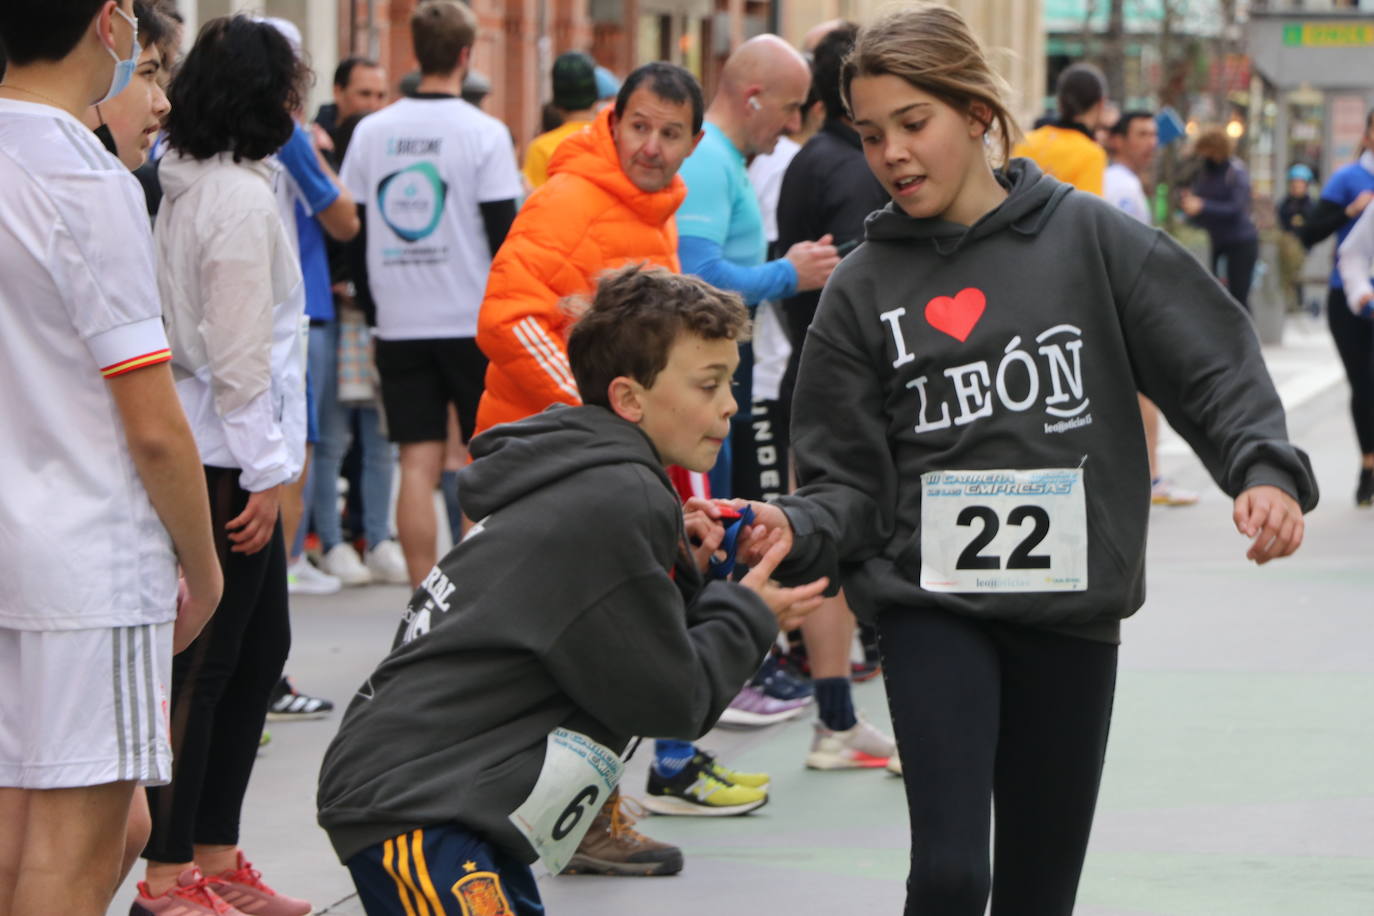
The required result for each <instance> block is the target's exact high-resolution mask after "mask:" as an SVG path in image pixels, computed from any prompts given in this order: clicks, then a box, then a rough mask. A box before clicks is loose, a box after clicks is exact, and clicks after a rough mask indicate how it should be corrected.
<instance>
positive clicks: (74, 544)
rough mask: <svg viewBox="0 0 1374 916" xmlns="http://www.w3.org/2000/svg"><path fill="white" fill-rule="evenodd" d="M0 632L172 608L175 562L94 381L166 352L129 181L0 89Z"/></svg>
mask: <svg viewBox="0 0 1374 916" xmlns="http://www.w3.org/2000/svg"><path fill="white" fill-rule="evenodd" d="M0 188H4V193H3V194H0V278H3V280H0V390H3V391H4V393H5V401H6V403H5V406H4V408H3V409H0V480H3V484H0V583H3V585H0V627H7V628H10V629H16V630H75V629H86V628H95V627H119V626H136V625H142V624H156V623H165V622H167V621H169V620H172V619H174V618H175V617H176V589H177V581H176V558H175V557H174V555H173V553H172V544H171V539H170V538H169V537H168V535H167V531H166V529H164V528H163V527H162V523H161V522H160V521H159V519H158V517H157V513H156V512H155V511H154V510H153V506H152V503H151V502H150V501H149V499H148V494H147V492H146V491H145V490H144V488H143V483H142V481H141V479H140V478H139V476H138V471H137V469H136V468H135V467H134V464H133V460H132V458H131V457H130V455H129V448H128V443H127V440H126V439H125V436H124V426H123V423H122V422H121V420H120V416H119V412H118V409H117V408H116V406H115V402H114V399H113V398H112V397H111V396H110V391H109V387H108V385H107V383H106V381H105V379H106V378H107V377H112V376H115V375H120V374H122V373H124V372H130V371H133V370H135V369H138V368H141V367H144V366H148V365H153V364H156V363H159V362H166V361H167V360H169V359H170V358H171V354H170V352H169V351H168V348H167V338H166V335H165V334H164V332H163V328H162V309H161V305H160V303H159V300H158V293H157V282H156V279H155V274H154V269H155V268H154V258H153V244H152V236H151V233H150V232H149V228H148V216H147V207H146V204H145V202H144V199H143V192H142V190H140V188H139V185H138V182H137V181H136V180H134V177H133V176H132V175H131V174H129V171H128V170H127V169H125V168H124V166H123V165H121V164H120V163H119V161H118V160H117V159H115V158H114V157H113V156H111V155H110V154H109V153H107V152H106V151H105V149H104V147H102V146H101V145H100V142H99V141H98V140H96V138H95V135H94V134H92V133H91V132H90V130H88V129H87V128H86V127H85V126H84V125H82V124H81V122H79V121H77V120H76V119H75V118H73V117H72V116H71V115H69V114H67V113H66V112H63V111H59V110H58V109H56V108H53V107H50V106H47V105H38V104H31V103H28V102H19V101H13V100H8V99H0Z"/></svg>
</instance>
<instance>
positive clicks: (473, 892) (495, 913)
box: [453, 871, 515, 916]
mask: <svg viewBox="0 0 1374 916" xmlns="http://www.w3.org/2000/svg"><path fill="white" fill-rule="evenodd" d="M453 896H454V897H456V898H458V903H459V905H460V906H462V908H463V916H515V910H514V909H512V908H511V905H510V901H509V900H507V899H506V893H505V891H503V890H501V879H500V878H499V877H498V876H497V875H496V873H495V872H489V871H478V872H473V873H472V874H470V875H467V876H465V877H464V878H462V879H461V880H459V882H458V883H457V884H455V885H453Z"/></svg>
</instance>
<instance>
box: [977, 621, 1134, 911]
mask: <svg viewBox="0 0 1374 916" xmlns="http://www.w3.org/2000/svg"><path fill="white" fill-rule="evenodd" d="M994 633H995V635H996V640H997V643H998V649H999V656H1000V658H1001V664H1002V725H1001V733H1000V735H999V738H998V748H997V768H996V778H995V789H994V810H995V812H996V814H995V817H996V823H997V828H996V840H995V846H994V852H993V878H992V916H1070V914H1071V913H1072V912H1073V904H1074V897H1075V896H1076V894H1077V891H1078V880H1079V877H1080V875H1081V874H1082V871H1083V859H1084V857H1085V856H1086V854H1087V849H1088V836H1089V833H1090V832H1091V828H1092V821H1093V812H1094V810H1095V807H1096V804H1097V792H1098V787H1099V785H1100V784H1101V777H1102V763H1103V759H1104V757H1105V754H1106V749H1107V731H1108V726H1109V723H1110V721H1111V711H1112V698H1113V696H1114V694H1115V688H1116V660H1117V647H1116V646H1115V645H1112V644H1108V643H1101V642H1093V641H1090V640H1086V639H1078V638H1075V637H1071V636H1063V635H1060V634H1057V633H1051V632H1048V631H1045V630H1038V629H1033V628H1029V627H1017V626H1012V625H997V626H996V627H995V629H994Z"/></svg>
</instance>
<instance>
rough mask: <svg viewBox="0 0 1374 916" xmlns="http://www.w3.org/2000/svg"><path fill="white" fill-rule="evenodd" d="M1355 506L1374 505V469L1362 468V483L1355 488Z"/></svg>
mask: <svg viewBox="0 0 1374 916" xmlns="http://www.w3.org/2000/svg"><path fill="white" fill-rule="evenodd" d="M1355 505H1357V506H1370V505H1374V468H1360V482H1359V485H1358V486H1356V487H1355Z"/></svg>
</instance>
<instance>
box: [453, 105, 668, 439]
mask: <svg viewBox="0 0 1374 916" xmlns="http://www.w3.org/2000/svg"><path fill="white" fill-rule="evenodd" d="M610 116H611V110H610V109H609V108H608V109H607V110H606V111H603V112H602V113H601V114H600V116H598V117H597V119H596V120H595V121H594V122H592V124H591V125H590V126H589V127H588V128H587V129H586V130H583V131H581V132H579V133H576V134H573V135H572V136H571V137H569V138H568V139H566V140H564V141H563V142H562V143H560V144H559V146H558V149H557V150H556V151H555V152H554V155H553V159H552V160H551V161H550V163H549V175H550V178H549V181H548V182H547V183H546V184H544V185H542V186H541V187H540V188H539V189H538V190H536V191H535V192H534V194H533V195H531V196H530V199H529V201H528V202H527V203H526V204H525V206H524V208H523V209H522V210H521V211H520V213H519V214H518V215H517V216H516V217H515V223H514V224H513V225H512V226H511V229H510V233H509V234H508V235H507V236H506V241H505V243H504V244H502V246H501V249H500V251H498V252H497V253H496V258H495V259H494V260H493V261H492V265H491V275H490V277H489V278H488V280H487V291H486V296H485V297H484V298H483V300H482V311H481V313H480V315H479V317H478V321H477V345H478V346H479V347H480V348H481V349H482V352H483V353H485V354H486V356H487V359H488V360H490V364H489V365H488V366H487V379H486V391H485V392H484V393H483V394H482V401H481V404H480V406H479V407H478V409H477V431H478V432H479V433H480V432H481V431H483V430H485V429H488V428H490V427H492V426H495V425H496V424H497V423H509V422H511V421H513V420H519V419H522V418H524V417H528V416H530V415H531V414H534V413H538V412H539V411H541V410H543V409H544V408H545V407H547V406H549V405H550V404H552V403H554V402H562V403H564V404H579V403H581V398H579V397H578V393H577V385H576V383H575V382H574V381H573V376H572V370H571V369H570V368H569V366H568V354H567V334H568V330H569V325H570V324H571V319H570V317H569V316H568V315H567V314H565V313H564V312H563V310H562V309H561V308H560V307H559V300H560V299H562V298H563V297H565V296H572V295H578V294H586V293H589V292H591V290H592V287H593V285H594V284H595V282H596V277H597V275H598V274H600V273H601V272H602V271H604V270H606V269H608V268H613V267H619V266H621V265H623V264H626V263H630V262H639V261H644V262H649V263H652V264H658V265H661V266H663V267H666V268H668V269H669V270H673V271H677V270H679V266H678V260H677V225H676V223H675V221H674V219H673V214H674V213H675V212H677V208H678V206H679V205H680V204H681V203H682V200H683V198H684V197H686V196H687V186H686V185H685V184H683V181H682V178H681V177H678V176H674V177H673V181H672V183H671V184H669V185H668V187H667V188H665V189H663V190H662V191H656V192H654V193H652V194H650V193H646V192H644V191H641V190H639V188H637V187H635V186H634V184H633V183H631V181H630V179H629V178H628V177H626V175H625V173H624V172H623V171H621V168H620V160H619V157H618V156H617V155H616V149H615V141H614V140H613V139H612V137H611V127H610Z"/></svg>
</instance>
